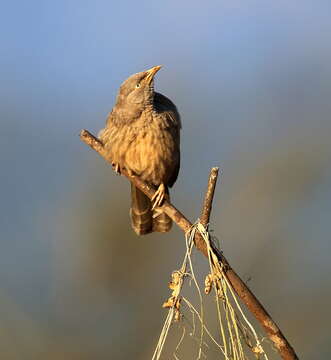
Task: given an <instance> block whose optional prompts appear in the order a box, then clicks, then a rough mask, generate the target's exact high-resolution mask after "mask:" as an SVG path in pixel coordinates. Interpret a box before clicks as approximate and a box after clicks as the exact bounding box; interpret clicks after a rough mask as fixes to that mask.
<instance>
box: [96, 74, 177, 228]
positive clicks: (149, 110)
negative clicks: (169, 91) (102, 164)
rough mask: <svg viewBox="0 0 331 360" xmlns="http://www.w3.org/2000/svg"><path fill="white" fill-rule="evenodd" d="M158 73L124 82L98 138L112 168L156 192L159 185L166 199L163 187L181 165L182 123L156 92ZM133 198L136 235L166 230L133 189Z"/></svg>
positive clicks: (158, 215) (147, 202) (155, 211)
mask: <svg viewBox="0 0 331 360" xmlns="http://www.w3.org/2000/svg"><path fill="white" fill-rule="evenodd" d="M159 68H160V67H153V68H152V69H150V70H147V71H145V72H141V73H137V74H134V75H132V76H130V77H129V78H128V79H127V80H126V81H124V83H123V84H122V85H121V88H120V90H119V93H118V96H117V100H116V105H115V106H114V108H113V110H112V111H111V113H110V114H109V116H108V119H107V123H106V127H105V128H104V129H103V130H101V132H100V133H99V138H100V140H101V141H102V142H103V143H104V146H105V148H106V150H107V152H108V154H109V158H110V159H111V160H112V162H113V163H114V164H116V165H117V166H118V167H119V168H123V167H124V168H126V169H127V170H128V171H131V172H133V173H134V174H137V175H139V176H140V177H141V179H143V180H144V181H146V182H148V183H150V184H152V185H154V186H156V187H159V186H160V185H161V187H159V190H160V191H161V190H162V189H161V188H162V184H163V185H164V186H165V195H166V196H169V195H168V189H167V187H168V186H170V187H171V186H172V185H173V184H174V182H175V181H176V179H177V175H178V171H179V166H180V149H179V145H180V135H179V131H180V128H181V122H180V116H179V113H178V111H177V109H176V106H175V105H174V104H173V103H172V101H171V100H169V99H168V98H167V97H165V96H164V95H162V94H160V93H157V92H154V84H153V78H154V75H155V73H156V72H157V71H158V70H159ZM161 192H162V191H161ZM131 194H132V205H131V220H132V221H131V222H132V226H133V229H134V230H135V231H136V233H138V234H146V233H149V232H152V231H161V232H165V231H169V230H170V227H171V220H170V219H169V218H168V216H166V215H165V214H164V213H161V212H160V209H159V208H158V207H156V208H155V209H152V204H151V202H150V200H149V199H148V198H147V197H146V196H145V195H144V194H143V193H142V192H140V190H138V189H136V188H133V189H132V191H131ZM161 195H162V194H161ZM160 198H161V201H162V196H161V197H160ZM157 205H159V203H157ZM153 216H154V218H153Z"/></svg>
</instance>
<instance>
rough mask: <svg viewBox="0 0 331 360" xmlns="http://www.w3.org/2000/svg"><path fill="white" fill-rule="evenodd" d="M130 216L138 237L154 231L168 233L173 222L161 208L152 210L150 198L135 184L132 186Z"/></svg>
mask: <svg viewBox="0 0 331 360" xmlns="http://www.w3.org/2000/svg"><path fill="white" fill-rule="evenodd" d="M167 200H169V193H167ZM130 215H131V225H132V228H133V230H134V231H135V232H136V234H137V235H145V234H149V233H151V232H153V231H157V232H167V231H169V230H170V229H171V225H172V221H171V219H170V218H169V216H168V215H166V214H165V213H163V212H162V211H161V210H160V209H159V208H155V209H154V210H152V203H151V201H150V200H149V198H148V197H147V196H146V195H145V194H144V193H143V192H142V191H140V190H139V189H137V188H136V187H135V186H134V185H133V184H131V209H130Z"/></svg>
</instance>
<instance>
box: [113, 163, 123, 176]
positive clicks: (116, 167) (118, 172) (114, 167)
mask: <svg viewBox="0 0 331 360" xmlns="http://www.w3.org/2000/svg"><path fill="white" fill-rule="evenodd" d="M111 166H112V167H113V170H114V171H115V172H116V174H117V175H121V168H120V165H119V164H118V163H114V162H112V163H111Z"/></svg>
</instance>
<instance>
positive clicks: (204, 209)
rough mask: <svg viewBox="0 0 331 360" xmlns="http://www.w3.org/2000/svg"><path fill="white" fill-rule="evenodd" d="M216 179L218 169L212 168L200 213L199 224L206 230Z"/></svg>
mask: <svg viewBox="0 0 331 360" xmlns="http://www.w3.org/2000/svg"><path fill="white" fill-rule="evenodd" d="M217 177H218V167H213V168H212V169H211V170H210V175H209V180H208V187H207V191H206V195H205V200H204V202H203V206H202V212H201V217H200V222H201V224H202V225H203V226H204V227H205V228H207V227H208V224H209V219H210V213H211V208H212V204H213V199H214V193H215V187H216V182H217Z"/></svg>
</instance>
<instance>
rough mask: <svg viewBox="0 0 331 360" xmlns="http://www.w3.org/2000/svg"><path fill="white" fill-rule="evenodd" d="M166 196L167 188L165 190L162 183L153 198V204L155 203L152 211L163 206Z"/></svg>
mask: <svg viewBox="0 0 331 360" xmlns="http://www.w3.org/2000/svg"><path fill="white" fill-rule="evenodd" d="M165 195H166V188H165V186H164V184H163V183H161V184H160V185H159V187H158V189H157V190H156V191H155V194H154V195H153V197H152V203H153V207H152V210H154V209H155V208H156V207H158V206H161V205H162V203H163V200H164V198H165Z"/></svg>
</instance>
